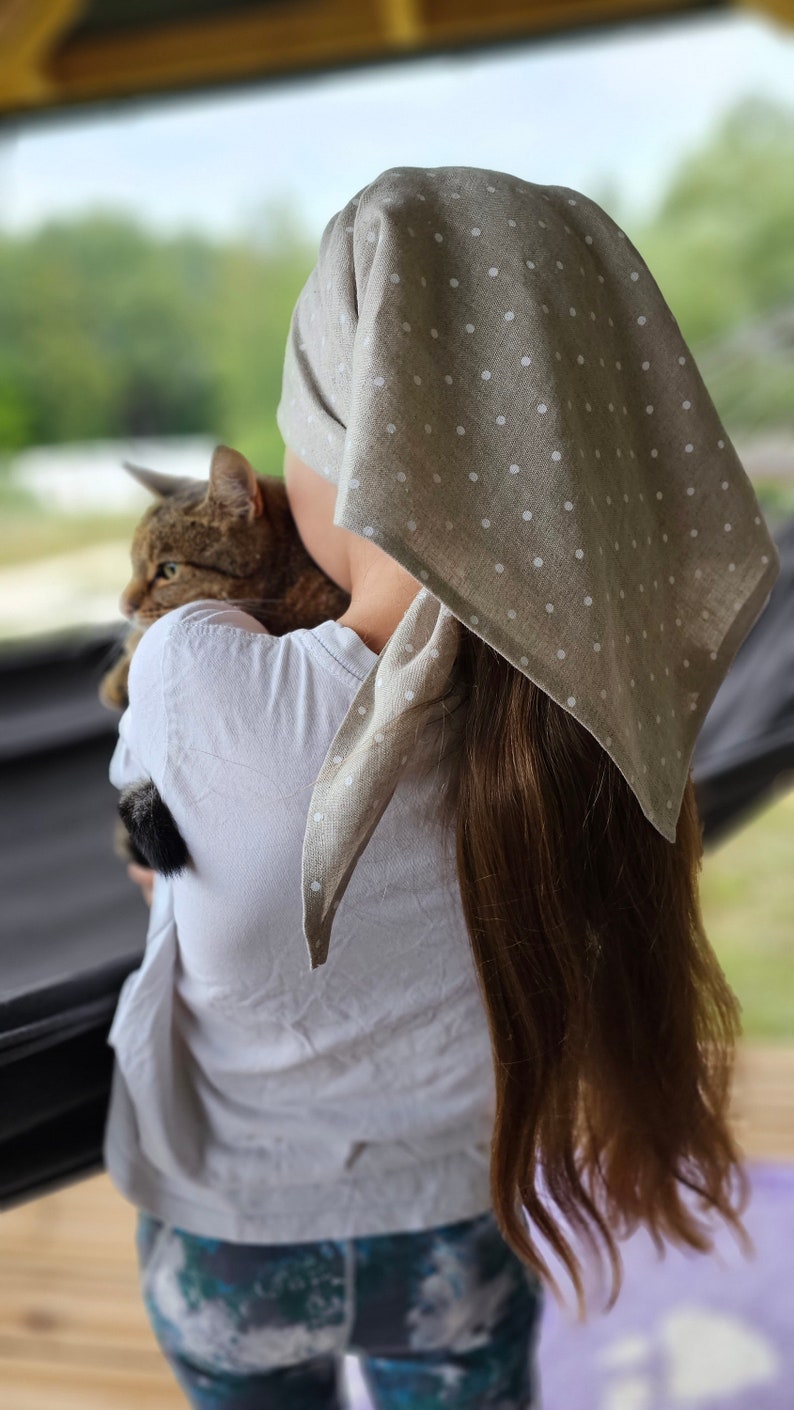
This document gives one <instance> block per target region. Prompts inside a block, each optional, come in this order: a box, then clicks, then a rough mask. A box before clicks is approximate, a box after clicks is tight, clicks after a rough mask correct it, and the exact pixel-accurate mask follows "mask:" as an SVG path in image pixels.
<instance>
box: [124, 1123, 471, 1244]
mask: <svg viewBox="0 0 794 1410" xmlns="http://www.w3.org/2000/svg"><path fill="white" fill-rule="evenodd" d="M104 1156H105V1165H106V1168H107V1172H108V1175H109V1177H110V1179H111V1181H112V1183H113V1184H114V1185H115V1187H116V1189H117V1190H118V1191H119V1193H120V1194H122V1195H123V1196H124V1198H125V1199H127V1200H129V1201H130V1203H131V1204H133V1205H135V1206H137V1207H138V1208H139V1209H142V1210H145V1211H146V1213H147V1214H151V1215H153V1216H154V1217H155V1218H157V1219H161V1220H162V1221H163V1222H164V1223H166V1224H168V1225H170V1226H171V1227H172V1228H179V1229H183V1230H185V1232H187V1233H193V1234H197V1235H199V1236H201V1237H204V1238H214V1239H222V1240H223V1241H224V1242H227V1243H268V1244H287V1243H301V1242H314V1241H316V1240H321V1239H350V1238H368V1237H372V1236H375V1235H378V1234H396V1233H416V1232H419V1231H421V1230H425V1229H432V1228H439V1227H442V1226H443V1225H446V1224H453V1223H457V1222H459V1221H461V1220H464V1219H473V1218H476V1217H477V1216H478V1215H480V1214H485V1213H488V1212H489V1211H491V1209H492V1204H491V1197H490V1176H489V1170H488V1166H487V1162H483V1161H482V1160H481V1159H480V1157H478V1156H476V1155H473V1154H472V1153H470V1152H467V1151H461V1152H455V1153H453V1154H451V1155H445V1156H443V1157H442V1158H441V1159H440V1160H435V1161H433V1162H430V1163H428V1164H424V1163H423V1164H421V1165H417V1166H416V1167H412V1168H410V1169H408V1170H401V1171H399V1172H389V1173H387V1174H385V1175H383V1176H380V1177H374V1178H369V1179H366V1180H357V1181H348V1182H345V1184H341V1183H337V1184H334V1185H325V1186H323V1185H304V1186H302V1187H301V1191H300V1195H301V1202H302V1203H301V1205H300V1206H296V1204H295V1190H294V1189H293V1188H291V1187H289V1186H286V1187H274V1188H273V1189H272V1190H271V1191H270V1201H269V1207H268V1210H267V1211H266V1212H264V1213H262V1212H260V1213H257V1214H256V1215H253V1214H244V1213H242V1212H241V1211H237V1210H231V1209H219V1208H218V1207H217V1206H214V1205H212V1204H211V1203H204V1202H202V1201H200V1200H198V1199H196V1198H195V1197H193V1196H192V1195H190V1194H185V1193H184V1192H183V1191H181V1190H178V1189H176V1188H175V1187H174V1185H173V1184H172V1183H171V1182H170V1181H169V1180H168V1179H166V1178H165V1177H164V1176H163V1175H162V1174H161V1173H160V1172H159V1171H155V1170H154V1169H153V1167H151V1166H150V1165H149V1164H148V1162H147V1161H146V1160H145V1158H144V1157H143V1156H142V1153H141V1152H140V1151H136V1152H135V1153H134V1154H132V1153H131V1152H130V1151H129V1150H127V1149H125V1147H124V1145H123V1144H122V1143H121V1142H119V1141H118V1139H116V1138H113V1137H111V1136H110V1135H108V1136H106V1139H105V1151H104ZM462 1163H465V1164H467V1165H468V1167H469V1169H468V1171H466V1172H465V1173H464V1171H463V1170H462V1169H461V1165H462ZM461 1176H463V1179H461ZM329 1199H333V1200H334V1201H335V1204H334V1207H333V1208H329V1207H327V1201H328V1200H329Z"/></svg>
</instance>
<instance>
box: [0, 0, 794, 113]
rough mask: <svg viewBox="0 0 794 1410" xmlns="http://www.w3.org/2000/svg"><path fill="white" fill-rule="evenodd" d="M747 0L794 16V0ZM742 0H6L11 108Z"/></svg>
mask: <svg viewBox="0 0 794 1410" xmlns="http://www.w3.org/2000/svg"><path fill="white" fill-rule="evenodd" d="M747 3H748V5H749V6H750V7H751V8H754V9H756V10H757V9H763V10H765V11H766V12H767V13H768V14H769V16H770V17H772V18H776V19H778V20H779V21H781V22H783V23H786V22H788V23H792V22H794V0H747ZM735 8H736V6H735V5H734V4H733V3H730V0H231V3H230V0H0V118H2V117H6V118H12V117H14V118H17V119H18V118H19V117H21V116H24V115H25V114H28V115H32V114H33V113H35V112H37V111H38V112H44V111H52V110H54V109H60V108H66V107H72V106H75V105H82V104H87V103H102V102H109V101H112V102H117V101H118V100H120V99H121V100H123V99H132V98H140V97H144V96H146V95H151V96H154V95H155V94H158V93H159V94H163V95H164V94H166V93H176V92H190V91H196V90H199V89H207V88H211V87H218V86H222V85H231V84H240V83H252V82H258V81H260V80H262V79H268V78H270V79H277V78H286V77H287V76H290V75H299V74H309V73H313V72H321V71H328V70H331V69H341V68H347V67H352V66H355V65H360V64H372V63H383V62H388V61H395V60H399V59H406V58H411V57H416V56H418V55H420V54H442V53H453V52H455V51H461V50H465V49H471V48H485V47H488V46H492V45H499V44H502V45H503V44H510V43H512V42H522V41H523V42H526V41H527V40H529V39H533V38H534V39H538V40H540V39H543V38H547V37H549V36H551V35H559V34H562V33H570V32H575V31H578V30H585V29H587V30H591V31H592V30H594V29H598V28H599V27H602V26H615V25H626V24H631V25H633V24H640V23H648V22H652V21H658V20H660V19H664V18H665V17H666V18H668V19H671V18H673V17H674V16H684V15H693V16H694V15H697V14H703V13H706V12H709V11H718V10H725V11H727V10H733V9H735Z"/></svg>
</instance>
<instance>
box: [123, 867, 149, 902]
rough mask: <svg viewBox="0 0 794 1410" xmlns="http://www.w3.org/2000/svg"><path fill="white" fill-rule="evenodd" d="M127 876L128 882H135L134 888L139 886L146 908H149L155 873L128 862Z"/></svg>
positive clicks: (147, 868)
mask: <svg viewBox="0 0 794 1410" xmlns="http://www.w3.org/2000/svg"><path fill="white" fill-rule="evenodd" d="M127 876H128V877H129V879H130V881H134V882H135V885H136V886H140V888H141V895H142V896H143V899H144V901H145V902H146V904H147V906H151V904H152V895H153V894H154V878H155V876H156V873H155V872H154V871H152V869H151V867H139V866H138V865H137V863H136V862H130V864H129V866H128V867H127Z"/></svg>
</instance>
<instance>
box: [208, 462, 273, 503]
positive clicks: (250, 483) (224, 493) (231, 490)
mask: <svg viewBox="0 0 794 1410" xmlns="http://www.w3.org/2000/svg"><path fill="white" fill-rule="evenodd" d="M207 501H208V503H211V504H214V505H215V506H216V507H217V508H218V509H219V510H221V511H222V512H223V513H224V514H228V515H230V516H231V517H232V518H234V519H248V520H251V519H258V518H259V516H260V514H262V513H263V511H264V503H263V500H262V490H261V488H260V486H259V483H258V481H257V478H256V474H255V472H254V470H253V468H252V467H251V466H250V465H249V463H248V461H247V460H246V458H245V456H244V455H241V454H240V452H239V450H232V449H231V447H230V446H216V447H215V450H214V451H213V454H212V463H211V465H210V487H209V490H208V491H207Z"/></svg>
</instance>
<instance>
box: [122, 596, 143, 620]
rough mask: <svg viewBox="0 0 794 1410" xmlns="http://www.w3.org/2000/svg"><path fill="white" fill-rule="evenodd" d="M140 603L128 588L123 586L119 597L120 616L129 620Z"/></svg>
mask: <svg viewBox="0 0 794 1410" xmlns="http://www.w3.org/2000/svg"><path fill="white" fill-rule="evenodd" d="M140 605H141V604H140V600H139V599H138V598H135V597H133V596H132V595H131V593H130V591H129V589H128V588H125V589H124V591H123V593H122V594H121V597H120V598H119V611H120V612H121V615H122V617H126V618H127V620H128V621H129V622H131V621H132V619H133V617H134V616H135V613H136V612H137V611H138V608H139V607H140Z"/></svg>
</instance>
